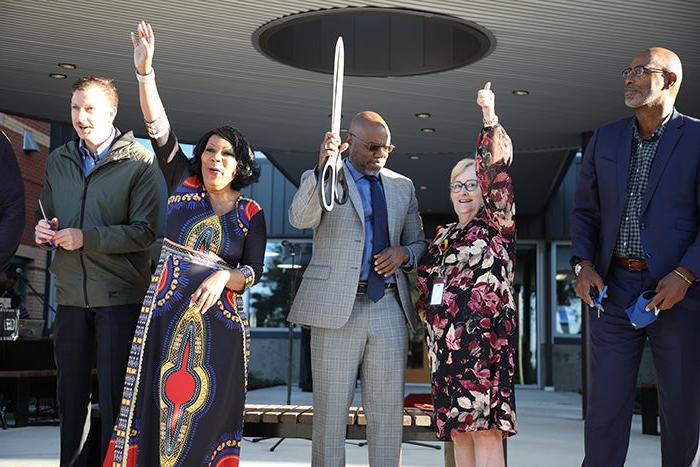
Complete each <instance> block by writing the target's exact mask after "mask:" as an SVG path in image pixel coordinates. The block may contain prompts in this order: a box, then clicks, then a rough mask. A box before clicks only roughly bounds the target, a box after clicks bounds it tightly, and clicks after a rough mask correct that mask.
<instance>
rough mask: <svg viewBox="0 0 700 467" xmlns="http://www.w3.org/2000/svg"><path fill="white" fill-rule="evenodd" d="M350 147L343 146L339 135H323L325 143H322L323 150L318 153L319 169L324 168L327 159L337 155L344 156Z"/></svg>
mask: <svg viewBox="0 0 700 467" xmlns="http://www.w3.org/2000/svg"><path fill="white" fill-rule="evenodd" d="M349 146H350V145H349V144H348V143H342V144H341V142H340V138H339V137H338V136H337V135H335V134H333V133H331V132H330V131H327V132H326V134H324V135H323V142H322V143H321V149H320V150H319V153H318V169H319V170H320V169H321V168H322V167H323V164H324V163H325V162H326V159H328V158H329V157H330V156H332V155H334V154H337V153H341V154H342V153H343V152H344V151H345V150H346V149H347V148H348V147H349Z"/></svg>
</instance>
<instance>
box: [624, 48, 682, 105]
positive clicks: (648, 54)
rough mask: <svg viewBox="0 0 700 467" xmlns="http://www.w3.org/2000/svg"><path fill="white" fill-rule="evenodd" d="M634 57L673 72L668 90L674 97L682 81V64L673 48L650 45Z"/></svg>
mask: <svg viewBox="0 0 700 467" xmlns="http://www.w3.org/2000/svg"><path fill="white" fill-rule="evenodd" d="M635 59H643V60H646V61H647V62H648V63H649V66H651V67H654V68H660V69H662V70H665V71H666V72H668V73H669V75H670V74H671V73H673V75H675V78H674V79H672V80H670V81H672V86H670V88H669V91H670V92H671V94H672V95H673V96H674V97H675V96H676V95H677V94H678V91H679V89H680V87H681V81H683V65H682V64H681V59H680V57H678V55H676V53H675V52H674V51H673V50H669V49H664V48H663V47H651V48H649V49H646V50H642V51H641V52H639V53H638V54H637V55H636V57H635Z"/></svg>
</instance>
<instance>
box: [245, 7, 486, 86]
mask: <svg viewBox="0 0 700 467" xmlns="http://www.w3.org/2000/svg"><path fill="white" fill-rule="evenodd" d="M338 36H342V37H343V42H344V43H345V74H346V75H350V76H377V77H384V76H411V75H422V74H426V73H436V72H439V71H445V70H451V69H453V68H458V67H462V66H465V65H469V64H470V63H474V62H476V61H477V60H479V59H481V58H483V57H485V56H487V55H488V54H489V53H491V51H492V50H493V49H494V47H495V45H496V40H495V38H494V37H493V35H492V34H491V33H490V32H489V31H488V30H486V29H485V28H482V27H480V26H478V25H476V24H474V23H470V22H467V21H464V20H461V19H459V18H455V17H452V16H446V15H440V14H435V13H429V12H424V11H416V10H405V9H397V8H373V7H369V8H353V7H348V8H333V9H329V10H319V11H313V12H308V13H299V14H295V15H291V16H285V17H283V18H279V19H277V20H274V21H271V22H269V23H267V24H265V25H263V26H261V27H260V28H258V29H257V30H256V31H255V33H253V44H254V45H255V48H256V49H258V50H259V51H260V52H262V53H263V54H265V55H267V56H268V57H270V58H272V59H273V60H276V61H278V62H281V63H284V64H286V65H291V66H293V67H296V68H302V69H304V70H311V71H318V72H321V73H333V57H334V49H335V42H336V39H337V37H338Z"/></svg>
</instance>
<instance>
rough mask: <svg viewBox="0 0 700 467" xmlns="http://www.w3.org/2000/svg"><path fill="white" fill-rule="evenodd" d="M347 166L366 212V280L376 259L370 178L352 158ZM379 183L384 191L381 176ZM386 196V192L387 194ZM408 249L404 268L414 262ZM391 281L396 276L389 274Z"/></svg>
mask: <svg viewBox="0 0 700 467" xmlns="http://www.w3.org/2000/svg"><path fill="white" fill-rule="evenodd" d="M345 168H346V169H347V170H348V172H350V176H352V179H353V180H354V181H355V186H357V191H358V192H359V193H360V199H361V200H362V211H363V212H364V214H365V219H364V224H365V243H364V249H363V251H362V267H361V268H360V280H361V281H366V280H367V277H369V271H370V268H371V267H373V264H374V259H373V258H372V239H373V238H374V220H373V217H372V193H371V191H370V186H369V180H367V179H366V178H365V176H364V174H363V173H362V172H360V171H359V170H357V169H356V168H355V166H354V165H352V162H350V159H349V158H348V159H345ZM379 185H380V186H381V187H382V192H384V185H383V184H382V177H379ZM385 197H386V194H385ZM406 249H407V250H408V261H407V262H406V264H403V265H402V267H403V268H412V267H413V263H414V257H413V252H412V251H411V249H410V248H406ZM386 281H387V282H389V283H394V282H396V278H395V277H394V276H389V277H387V278H386Z"/></svg>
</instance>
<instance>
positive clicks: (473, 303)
mask: <svg viewBox="0 0 700 467" xmlns="http://www.w3.org/2000/svg"><path fill="white" fill-rule="evenodd" d="M494 101H495V97H494V94H493V92H492V91H491V86H490V83H487V84H486V86H484V89H482V90H480V91H479V93H478V97H477V104H478V105H479V106H480V107H481V109H482V112H483V117H484V127H483V128H482V130H481V132H480V133H479V137H478V139H477V154H476V158H475V159H463V160H461V161H459V162H458V163H457V165H456V166H455V167H454V169H452V174H451V176H450V193H451V194H450V198H451V199H452V204H453V207H454V210H455V214H457V222H454V223H451V224H448V225H446V226H444V227H438V229H437V235H436V236H435V239H434V240H433V241H432V242H431V244H430V245H429V246H428V251H427V252H426V254H425V255H424V256H423V258H421V260H420V264H419V266H418V290H419V292H420V298H419V299H418V302H417V303H416V309H417V311H418V313H419V314H420V316H421V318H422V319H423V321H424V322H425V323H426V327H427V330H428V339H427V340H428V355H429V359H430V364H431V372H430V373H431V375H430V376H431V382H432V393H433V405H434V408H435V425H436V427H437V435H438V437H440V438H441V439H452V441H453V442H454V453H455V461H456V465H457V466H458V467H472V466H476V467H500V466H503V465H504V456H503V449H502V440H503V438H504V437H507V436H511V435H514V434H515V433H516V432H517V421H516V417H515V393H514V390H513V376H514V369H515V359H514V355H515V346H516V337H517V334H516V313H515V304H514V303H513V294H512V283H513V264H514V260H515V220H514V215H515V203H514V201H513V185H512V181H511V178H510V175H509V173H508V166H509V165H510V162H511V159H512V156H513V149H512V145H511V141H510V138H509V137H508V134H507V133H506V131H505V130H504V129H503V127H502V126H500V125H499V124H498V118H497V117H496V113H495V110H494Z"/></svg>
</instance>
